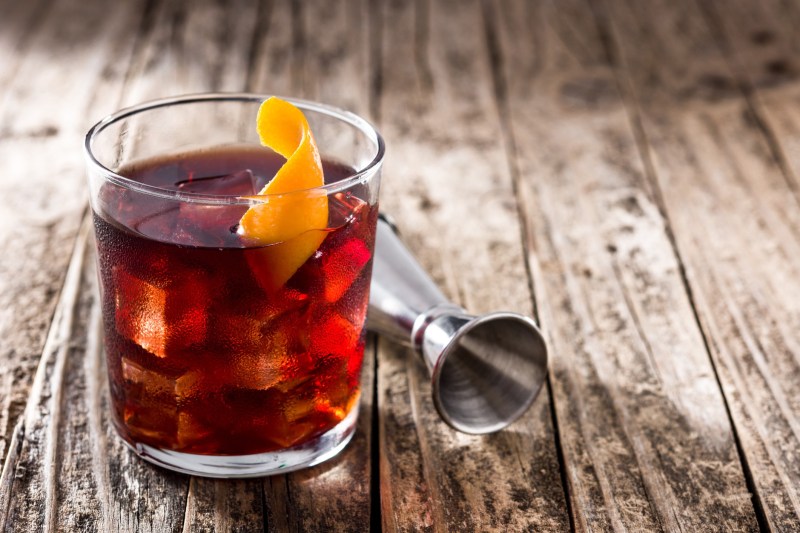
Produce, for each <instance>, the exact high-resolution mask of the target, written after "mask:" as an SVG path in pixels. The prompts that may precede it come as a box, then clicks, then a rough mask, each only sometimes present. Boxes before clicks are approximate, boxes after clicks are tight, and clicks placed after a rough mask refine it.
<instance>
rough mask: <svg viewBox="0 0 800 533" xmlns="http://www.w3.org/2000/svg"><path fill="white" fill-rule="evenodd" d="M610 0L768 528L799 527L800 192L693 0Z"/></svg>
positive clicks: (625, 82) (656, 170) (647, 142)
mask: <svg viewBox="0 0 800 533" xmlns="http://www.w3.org/2000/svg"><path fill="white" fill-rule="evenodd" d="M598 6H599V7H598V9H599V11H600V12H601V14H602V15H603V17H601V20H602V22H603V24H606V23H607V27H606V31H608V32H609V34H610V35H611V36H612V41H613V43H614V52H613V53H614V54H615V56H616V55H618V57H619V58H620V63H619V64H620V67H621V68H620V70H619V74H620V81H621V83H622V86H623V87H624V88H625V90H626V96H627V97H628V98H629V99H630V101H631V109H632V110H638V111H639V113H638V115H636V120H637V121H639V122H640V124H641V128H642V134H643V135H642V137H641V139H640V141H641V143H642V146H643V147H645V153H646V155H647V157H648V159H649V161H650V162H651V164H652V174H651V179H652V181H653V184H654V185H655V186H656V187H657V188H658V190H659V191H660V194H661V197H662V200H663V206H664V210H665V213H666V215H667V217H668V219H669V222H670V226H671V227H672V229H673V231H674V236H675V242H676V245H677V250H678V252H679V254H680V257H681V259H682V261H683V264H684V265H685V268H686V277H687V280H688V282H689V285H690V286H691V289H692V294H693V296H694V303H695V308H696V311H697V315H698V317H699V319H700V323H701V325H702V328H703V331H704V333H705V336H706V339H707V344H708V346H709V348H710V352H711V355H712V358H713V361H714V364H715V368H716V371H717V376H718V378H719V381H720V383H721V385H722V390H723V392H724V394H725V397H726V400H727V404H728V408H729V411H730V414H731V417H732V420H733V422H734V424H735V429H736V434H737V436H738V439H739V444H740V447H741V449H742V452H743V454H744V462H745V465H746V467H747V469H748V470H749V473H750V475H751V476H752V484H753V487H754V489H755V491H756V495H757V507H758V508H759V509H760V510H761V512H763V516H762V519H763V522H764V526H765V527H768V528H769V529H771V530H776V531H792V530H796V529H797V528H798V527H800V438H798V436H799V435H800V425H799V424H798V412H800V389H799V388H798V387H799V385H798V384H800V362H799V361H798V358H797V354H798V353H800V352H798V346H800V341H799V340H798V334H797V331H798V330H800V328H799V326H800V308H799V307H798V304H797V302H798V295H800V281H799V280H800V277H799V276H798V272H800V240H799V239H798V235H800V209H798V207H799V206H798V201H797V197H796V196H795V195H794V194H793V191H792V189H791V187H790V186H789V185H788V183H787V179H786V177H785V176H784V175H782V172H781V165H780V164H779V160H776V158H775V155H776V154H775V151H774V149H773V148H774V147H773V146H770V140H769V138H768V137H765V135H764V133H765V130H764V128H762V127H760V126H759V123H758V120H754V115H753V113H752V110H753V108H752V105H751V103H749V102H748V101H747V100H746V99H745V98H744V97H743V95H742V93H741V91H740V88H739V86H738V84H737V83H736V81H735V79H734V78H733V76H732V72H731V69H730V67H729V65H727V64H726V62H725V60H724V57H723V56H722V54H721V52H720V48H719V43H718V42H716V40H715V39H714V35H713V32H712V31H711V30H710V28H709V27H708V25H707V19H706V18H704V17H703V13H702V12H701V11H700V10H699V9H698V6H697V5H695V3H694V2H688V1H687V2H651V3H648V6H647V7H646V8H644V6H642V5H640V4H630V3H624V2H616V1H608V2H598ZM606 10H607V11H606ZM606 15H607V18H606ZM747 16H749V15H747ZM737 35H738V37H737V38H746V36H747V35H748V33H741V34H739V33H738V30H737ZM655 57H658V58H659V59H658V61H654V60H653V58H655Z"/></svg>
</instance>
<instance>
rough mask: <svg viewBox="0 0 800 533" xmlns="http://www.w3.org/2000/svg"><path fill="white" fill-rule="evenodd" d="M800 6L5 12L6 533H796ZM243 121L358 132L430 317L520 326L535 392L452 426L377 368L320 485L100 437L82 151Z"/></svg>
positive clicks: (374, 348) (0, 55)
mask: <svg viewBox="0 0 800 533" xmlns="http://www.w3.org/2000/svg"><path fill="white" fill-rule="evenodd" d="M798 27H800V3H798V2H791V1H782V0H764V1H758V0H730V1H725V2H707V1H705V0H698V1H696V2H695V1H692V0H646V1H635V2H633V1H624V0H560V1H558V2H556V1H555V0H553V1H550V2H546V1H530V2H529V1H525V0H517V1H502V0H484V1H478V0H470V1H458V2H457V1H455V0H451V1H434V0H430V1H425V0H418V1H416V2H414V1H402V0H387V1H381V0H375V1H367V0H348V1H343V2H328V1H325V0H317V1H309V2H306V1H300V0H296V1H294V2H285V1H281V0H273V1H270V0H231V1H229V2H225V1H219V0H216V1H215V0H197V1H189V0H185V1H174V2H173V1H167V0H146V1H140V2H135V1H125V2H113V3H112V2H103V1H101V0H80V1H79V0H30V1H24V2H20V1H14V0H2V1H0V162H2V170H3V172H2V178H0V239H1V242H2V257H1V258H0V335H1V336H2V339H3V342H2V363H0V458H2V460H3V469H2V476H0V525H2V526H3V529H4V530H6V531H40V530H47V531H117V530H121V531H134V530H136V531H154V532H163V531H209V530H212V529H218V530H221V531H223V530H225V531H227V530H236V531H260V530H262V529H264V530H268V531H284V530H291V531H357V532H360V531H367V530H370V529H371V530H379V529H381V528H383V529H385V530H387V531H396V530H401V531H419V530H425V531H428V530H430V531H490V530H492V531H569V530H576V531H658V530H665V531H687V532H688V531H756V530H762V531H798V530H800V438H798V437H799V436H800V61H798V57H799V54H798V52H800V32H798V31H797V28H798ZM245 90H246V91H255V92H263V93H276V94H284V95H294V96H300V97H305V98H311V99H316V100H320V101H324V102H328V103H332V104H336V105H339V106H342V107H345V108H347V109H351V110H353V111H355V112H358V113H360V114H363V115H365V116H368V117H370V118H371V119H372V120H373V121H374V122H375V123H376V124H377V125H378V127H379V128H380V129H381V131H382V133H383V134H384V136H385V138H386V142H387V145H388V147H389V155H388V159H387V164H386V166H385V170H384V181H383V190H382V200H381V201H382V209H384V210H385V211H386V212H389V213H391V214H393V215H394V217H395V218H396V219H397V220H398V222H399V225H400V227H401V230H402V232H403V235H404V236H405V238H406V241H407V243H408V245H409V246H410V247H411V249H412V250H413V251H414V252H415V253H416V254H417V255H418V256H419V258H420V260H421V261H422V263H423V264H424V265H425V267H426V268H428V269H429V270H430V272H432V274H433V276H434V277H435V279H436V280H437V281H438V282H439V283H440V284H441V286H442V287H443V289H444V290H445V292H446V293H447V294H448V295H449V296H450V297H452V298H453V299H454V300H455V301H457V302H460V303H461V304H463V305H465V306H466V307H467V308H469V309H471V310H473V311H475V312H483V311H488V310H493V309H498V308H505V309H511V310H514V311H519V312H523V313H528V314H532V315H533V316H535V317H536V318H537V320H538V321H539V322H540V323H541V325H542V327H543V330H544V332H545V334H546V337H547V339H548V343H549V346H550V350H551V365H550V374H549V381H548V384H547V386H546V387H545V389H544V391H543V393H542V394H540V395H539V397H538V399H537V400H536V403H535V404H534V405H533V407H532V408H531V409H530V411H529V412H528V413H527V415H526V416H525V417H524V418H522V419H521V420H520V421H518V422H517V423H515V424H514V425H512V426H511V427H510V428H509V429H507V430H506V431H503V432H501V433H498V434H494V435H490V436H484V437H475V436H467V435H463V434H459V433H456V432H454V431H453V430H451V429H449V428H448V427H447V426H446V425H445V424H443V423H442V422H440V421H439V420H438V418H437V416H436V414H435V411H434V409H433V406H432V402H431V399H430V386H429V384H428V382H427V378H426V372H425V369H424V366H423V364H422V363H421V362H420V361H419V360H417V359H415V357H414V356H413V355H412V354H410V353H409V352H408V351H406V350H405V349H402V348H399V347H397V346H395V345H393V344H391V343H389V342H387V341H385V340H380V339H379V340H375V339H372V340H371V342H370V344H369V346H368V357H367V358H366V359H367V361H366V368H365V370H364V374H363V392H364V394H363V400H362V406H361V407H362V415H361V418H360V421H359V429H358V433H357V436H356V437H355V439H354V441H353V442H352V443H351V445H350V446H349V447H348V448H347V449H346V450H345V451H344V452H343V453H342V454H341V455H340V457H338V458H337V459H335V460H333V461H331V462H329V463H326V464H324V465H322V466H319V467H316V468H313V469H310V470H307V471H301V472H298V473H294V474H291V475H286V476H277V477H271V478H265V479H254V480H248V481H214V480H207V479H200V478H191V477H189V476H184V475H178V474H174V473H171V472H167V471H164V470H161V469H158V468H155V467H152V466H150V465H149V464H146V463H144V462H142V461H140V460H138V459H137V458H136V457H135V456H134V455H133V454H132V453H131V452H129V451H128V450H127V449H126V448H124V447H123V445H122V444H121V442H120V440H119V439H118V438H117V437H116V435H115V434H114V432H113V430H112V429H111V427H110V424H109V406H108V398H107V394H108V390H107V383H106V378H105V374H104V373H105V368H104V363H103V358H102V348H101V347H102V342H101V332H100V328H99V320H100V317H99V310H98V305H97V300H96V292H95V291H96V284H95V272H94V255H93V253H94V252H93V244H92V240H91V226H90V225H89V224H87V218H86V214H87V211H86V199H87V191H86V186H85V183H84V180H85V177H84V171H83V163H82V156H81V142H82V137H83V133H84V132H85V131H86V129H87V128H88V127H89V125H90V124H91V123H93V122H94V121H95V120H96V119H98V118H99V117H101V116H103V115H104V114H107V113H109V112H112V111H114V110H115V109H118V108H119V107H121V106H124V105H128V104H133V103H138V102H140V101H143V100H146V99H150V98H155V97H160V96H166V95H173V94H180V93H188V92H200V91H245Z"/></svg>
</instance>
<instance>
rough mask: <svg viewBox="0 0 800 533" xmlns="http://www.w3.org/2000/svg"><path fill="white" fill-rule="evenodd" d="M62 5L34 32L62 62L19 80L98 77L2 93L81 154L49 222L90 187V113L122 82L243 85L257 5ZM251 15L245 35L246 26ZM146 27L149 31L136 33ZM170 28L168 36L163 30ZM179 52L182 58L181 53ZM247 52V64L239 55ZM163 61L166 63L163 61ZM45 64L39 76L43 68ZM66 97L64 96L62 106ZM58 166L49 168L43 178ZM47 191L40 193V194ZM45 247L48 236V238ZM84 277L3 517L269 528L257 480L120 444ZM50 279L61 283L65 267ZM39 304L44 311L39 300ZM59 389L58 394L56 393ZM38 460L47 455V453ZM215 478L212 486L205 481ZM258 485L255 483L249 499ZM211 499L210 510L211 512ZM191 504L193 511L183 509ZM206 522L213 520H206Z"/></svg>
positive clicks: (100, 525)
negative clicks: (174, 468) (233, 478)
mask: <svg viewBox="0 0 800 533" xmlns="http://www.w3.org/2000/svg"><path fill="white" fill-rule="evenodd" d="M77 6H81V7H80V8H79V7H77ZM57 7H58V9H54V10H53V11H52V12H50V15H49V17H52V19H51V18H48V21H49V22H47V23H46V24H43V28H44V29H43V30H42V31H43V32H49V33H48V37H47V38H42V39H41V41H42V42H41V43H40V42H39V41H38V40H32V41H31V44H30V45H29V48H30V49H31V50H34V49H35V48H34V46H35V45H38V46H39V47H40V48H39V49H36V51H37V52H39V53H41V52H42V50H47V49H48V47H53V48H55V49H59V51H60V53H61V55H62V56H63V57H61V58H59V57H56V58H54V59H55V60H56V61H57V64H58V65H63V66H61V67H59V68H56V67H55V64H54V65H50V64H48V65H46V67H47V68H44V67H45V66H43V64H42V59H41V56H37V57H38V62H37V63H36V64H34V65H30V66H29V67H27V66H26V63H23V65H22V66H21V68H20V74H25V75H27V76H29V77H27V78H23V79H24V80H25V82H26V83H27V84H31V83H32V84H33V85H34V86H38V85H41V86H43V87H48V88H49V87H51V86H52V85H53V83H52V81H51V78H52V77H53V76H55V78H58V76H61V77H62V78H64V79H69V80H72V79H73V75H74V68H73V66H72V64H73V63H74V62H76V61H77V62H78V63H81V62H83V61H86V62H89V64H91V65H92V66H93V68H95V69H96V74H95V75H94V77H92V75H91V74H93V73H95V70H91V71H87V73H86V79H83V78H75V82H73V83H72V84H67V86H73V85H74V86H75V88H74V89H73V90H72V91H70V92H66V94H63V96H64V99H65V100H63V101H62V100H53V101H52V104H51V105H50V111H49V112H48V110H47V109H44V110H43V109H41V108H39V107H36V106H35V105H34V102H37V100H34V98H35V97H37V95H36V94H31V93H30V91H22V90H21V89H20V90H17V91H14V86H12V87H11V90H10V91H9V93H7V94H8V95H10V96H8V97H7V99H6V101H7V102H8V101H11V102H13V103H15V104H16V105H14V106H11V105H10V104H9V106H8V107H7V110H5V115H6V116H8V117H9V119H10V120H9V121H8V124H11V125H12V133H14V135H15V136H16V137H24V136H25V135H24V133H25V132H26V131H38V130H35V129H34V128H33V125H36V124H38V122H42V121H44V120H45V119H47V120H56V121H57V123H58V124H59V125H61V124H63V125H64V127H65V129H68V133H69V136H70V146H69V151H70V152H74V155H75V157H74V159H76V160H77V162H78V164H77V165H75V170H76V172H75V174H76V175H77V176H78V179H79V180H80V181H76V180H72V181H70V180H67V179H66V178H65V177H62V176H59V178H60V180H61V181H59V180H51V181H52V182H53V184H52V185H51V186H50V188H49V189H48V188H46V187H45V188H43V189H42V191H47V192H49V193H50V194H54V195H56V196H57V198H58V204H57V205H58V206H59V207H60V210H59V209H56V210H53V211H55V212H47V214H48V215H49V216H51V217H53V221H55V220H56V217H63V218H67V217H66V215H67V213H66V212H65V211H64V209H65V207H64V206H66V207H70V206H72V205H73V204H74V205H75V206H78V207H79V209H76V210H77V212H78V213H80V212H81V211H82V210H83V208H84V206H85V202H86V198H85V192H84V190H83V188H82V187H76V186H75V184H76V183H83V179H84V178H83V171H82V164H81V163H82V161H81V157H80V152H79V149H78V148H76V147H75V146H73V145H72V141H74V138H80V135H81V133H82V131H84V130H85V128H86V127H88V123H87V121H88V120H91V119H94V118H97V117H98V116H99V115H100V114H101V113H104V112H109V111H111V110H112V109H113V107H115V106H117V105H118V100H119V98H120V94H121V93H122V92H123V85H125V87H126V88H127V89H126V90H125V93H126V95H125V100H126V101H127V102H129V103H130V102H132V101H135V100H139V99H141V98H147V97H154V96H164V95H167V94H174V93H178V92H198V91H202V90H219V89H226V88H228V89H230V88H232V87H233V86H235V87H236V88H237V89H241V88H243V87H244V85H245V83H246V78H247V68H246V66H245V65H246V58H247V56H248V51H249V47H250V45H251V41H252V32H253V31H254V20H253V17H252V15H251V13H252V12H255V11H256V9H257V5H256V3H255V2H239V3H237V5H236V6H233V7H234V8H235V9H231V10H230V11H227V10H224V9H223V8H222V7H221V6H220V5H219V4H217V3H215V2H206V3H197V2H192V3H191V5H189V3H179V2H172V3H169V4H158V3H149V4H148V7H149V8H150V9H148V10H144V13H143V17H144V18H143V22H142V24H141V27H140V24H139V22H138V20H137V17H136V16H134V15H135V14H136V13H139V14H141V13H142V12H143V7H144V4H140V5H136V4H132V3H126V4H125V9H123V8H122V7H120V8H118V9H115V10H113V13H114V17H109V15H108V10H106V9H102V8H101V7H100V6H99V5H94V4H92V3H86V2H82V3H77V2H62V3H61V4H59V5H58V6H57ZM92 17H94V18H92ZM95 18H96V19H97V20H94V19H95ZM248 24H249V31H250V32H251V34H250V35H248V34H247V30H248ZM87 25H88V28H89V29H87ZM204 25H205V26H204ZM53 27H55V28H56V29H55V30H54V28H53ZM234 27H236V28H239V29H238V33H237V32H233V31H232V28H234ZM98 28H101V29H102V31H98ZM139 29H141V30H142V31H143V34H140V35H137V31H138V30H139ZM79 31H80V34H79V35H77V33H78V32H79ZM213 31H216V32H217V39H216V40H213V41H211V42H212V43H214V50H213V51H212V50H202V49H201V50H200V51H198V50H197V47H198V46H200V45H201V44H203V43H206V42H207V41H206V38H205V37H203V34H209V33H211V32H213ZM228 31H230V32H231V33H230V34H228V33H227V32H228ZM73 33H75V34H76V35H73ZM50 34H52V35H50ZM165 35H168V36H169V37H170V38H169V39H165V38H164V36H165ZM112 37H114V39H112ZM206 37H207V35H206ZM60 40H63V41H65V42H66V46H62V47H61V48H59V46H58V44H56V43H60ZM223 41H224V43H223ZM137 42H140V43H142V45H141V46H138V47H137V48H138V50H137V53H136V54H135V57H134V61H133V68H132V69H131V70H130V71H129V70H128V66H127V65H128V63H129V61H128V57H129V56H130V50H131V49H132V47H133V45H134V43H137ZM126 50H127V52H126ZM95 51H97V52H95ZM101 52H102V53H101ZM31 54H33V52H31ZM176 56H177V59H179V61H174V60H175V58H176ZM242 57H244V58H245V61H244V62H242V61H239V59H240V58H242ZM76 58H79V59H76ZM162 62H163V63H168V66H167V67H166V68H164V69H159V65H162ZM26 68H27V69H28V70H25V69H26ZM36 69H38V70H36ZM39 71H41V72H42V74H38V72H39ZM37 75H38V77H37ZM172 76H174V78H172ZM126 81H127V82H128V83H127V84H125V82H126ZM78 82H79V83H78ZM83 98H92V99H93V101H92V106H91V109H90V110H89V111H90V117H89V118H87V117H86V116H84V115H83V113H84V112H86V110H85V109H83V108H82V107H81V105H72V104H80V102H82V101H83V100H82V99H83ZM40 100H41V98H40ZM64 101H67V102H69V104H68V105H64ZM85 107H87V108H88V105H86V106H85ZM37 121H38V122H37ZM17 132H22V133H17ZM62 144H63V143H62ZM4 148H5V147H4ZM38 151H39V150H38V149H36V150H35V152H36V153H38ZM64 152H65V153H66V151H65V150H64ZM24 153H26V152H25V151H23V154H24ZM33 153H34V149H33V148H27V154H28V156H29V159H30V158H32V156H33ZM65 159H70V158H69V157H67V158H65ZM48 161H49V160H48ZM45 162H47V161H43V163H45ZM50 163H52V161H50ZM78 169H80V171H78ZM51 174H52V173H50V174H45V175H43V177H42V178H43V179H42V180H41V181H44V178H45V177H49V176H50V175H51ZM7 184H9V182H4V186H5V185H7ZM70 184H71V185H70ZM68 186H70V187H72V189H71V190H69V192H68V194H64V193H63V192H62V191H61V190H59V188H60V187H64V188H66V187H68ZM53 189H55V190H53ZM59 193H61V194H59ZM42 194H43V193H42V192H40V193H39V195H38V196H42ZM34 198H38V197H37V196H34ZM75 218H76V220H77V217H75ZM67 220H68V219H67ZM48 224H49V225H47V226H45V228H44V229H45V230H46V231H48V232H50V233H51V234H52V233H54V235H51V237H50V238H51V239H52V240H54V241H55V242H56V244H58V245H59V246H65V245H66V244H69V241H68V240H67V239H64V240H65V241H66V242H65V244H61V243H60V240H59V226H60V225H61V224H63V222H61V221H59V225H56V224H55V223H54V222H50V223H48ZM65 225H66V224H65ZM54 228H55V229H54ZM60 231H64V230H60ZM27 237H28V235H26V238H27ZM47 244H48V245H52V243H51V242H47ZM57 250H58V247H55V251H57ZM76 254H77V255H76V257H82V254H83V250H78V251H77V252H76ZM20 255H22V254H20ZM31 259H32V260H38V261H40V262H41V263H42V264H43V265H53V267H54V268H57V267H58V261H55V262H54V261H52V258H50V257H47V258H46V259H39V258H37V257H35V256H34V257H32V258H31ZM54 263H55V264H54ZM89 263H90V264H91V261H90V262H89ZM61 268H63V266H62V267H61ZM86 276H88V277H85V278H84V281H83V284H82V285H81V288H80V295H81V300H80V302H79V303H78V304H76V305H75V306H74V308H73V307H69V302H68V301H67V300H65V299H63V298H62V308H63V309H62V312H63V313H67V314H69V313H70V310H71V311H72V315H73V322H74V326H75V328H74V330H72V331H71V332H70V333H71V336H68V337H67V338H59V339H58V342H59V343H60V344H59V350H60V351H58V354H61V353H63V351H64V350H65V349H67V348H64V347H65V346H67V347H69V348H68V349H69V354H70V355H69V357H66V358H65V357H63V356H60V355H59V357H56V358H55V362H54V361H53V360H51V359H53V357H51V356H50V354H49V353H45V357H44V359H43V360H42V363H41V366H40V374H42V372H43V373H44V374H43V375H44V376H45V378H43V380H44V383H43V385H41V386H40V389H41V391H40V393H39V394H33V395H32V396H31V399H30V401H29V409H34V408H38V409H39V412H38V414H37V416H36V417H33V418H30V420H29V423H28V424H26V426H25V427H24V440H23V441H22V442H21V445H20V452H19V454H18V457H17V460H16V463H15V464H14V465H6V466H7V468H6V470H4V472H7V476H10V477H14V483H13V485H12V488H13V491H12V492H11V493H10V494H9V495H8V498H7V501H8V502H9V503H8V509H9V512H10V513H11V515H10V516H11V521H9V522H7V523H6V525H7V526H8V525H9V524H13V527H14V528H20V529H40V528H47V529H48V530H53V529H57V530H73V529H80V530H87V531H89V530H96V531H107V530H125V531H128V530H137V531H168V530H172V531H180V530H181V529H183V528H184V527H185V528H186V529H187V530H191V529H192V527H194V526H196V525H197V524H201V525H203V524H206V523H212V524H215V525H217V526H224V527H225V528H226V529H240V530H242V529H248V530H249V529H250V528H252V527H253V524H256V525H257V528H258V529H259V530H260V529H261V528H262V525H263V520H262V516H263V512H262V493H261V488H260V484H258V483H255V485H254V484H253V482H241V483H238V484H233V483H231V485H230V487H226V486H225V485H224V483H223V482H219V483H218V484H213V483H211V482H205V481H203V482H199V483H196V484H195V487H194V490H189V489H190V487H189V478H188V477H187V476H180V475H177V474H173V473H169V472H166V471H164V470H160V469H157V468H154V467H151V466H149V465H147V464H146V463H144V462H142V461H140V460H139V459H138V458H136V457H135V456H134V455H133V454H132V453H130V452H129V451H128V450H127V449H125V448H124V447H123V444H122V443H121V441H120V440H119V439H118V438H117V437H116V435H115V434H114V433H113V430H111V429H110V428H111V425H110V421H109V419H108V416H107V413H108V408H109V406H108V391H107V388H106V385H105V369H104V368H103V367H102V365H100V364H99V361H100V358H99V357H100V355H99V353H100V348H99V346H100V341H99V338H100V337H99V331H97V330H96V328H97V326H96V324H95V323H94V322H91V321H89V318H87V316H85V315H87V313H90V314H91V313H93V315H92V316H94V315H97V313H96V312H93V311H88V309H90V307H91V306H90V303H89V302H88V301H85V299H86V298H91V297H93V295H94V291H95V290H96V289H93V288H92V286H91V284H89V283H88V281H87V280H88V279H89V278H91V279H92V280H93V279H94V276H95V274H94V273H93V272H92V273H91V275H89V274H86ZM53 278H54V280H57V279H58V276H56V275H54V276H53ZM3 279H4V280H5V279H7V280H12V279H13V280H14V281H15V282H16V281H17V278H16V277H15V278H11V277H10V276H6V277H4V278H3ZM15 287H16V285H15ZM22 288H24V287H22ZM18 303H22V304H24V302H18ZM92 305H93V304H92ZM64 306H67V307H64ZM91 309H94V308H91ZM32 312H37V313H39V315H40V317H41V318H44V315H45V313H43V310H42V309H39V310H38V311H37V310H35V309H34V310H32ZM98 316H99V315H98ZM98 316H94V318H93V320H97V319H98ZM87 321H89V322H87ZM86 328H89V333H86V331H87V329H86ZM92 328H94V330H93V329H92ZM92 331H94V333H92ZM87 342H88V345H87ZM84 351H86V352H87V354H88V355H87V359H86V363H85V364H83V363H82V359H81V357H82V355H83V352H84ZM42 369H43V370H42ZM53 390H55V391H57V392H58V394H57V395H55V396H53V393H52V391H53ZM32 406H33V407H32ZM38 406H44V407H38ZM87 437H88V438H87ZM42 457H44V458H45V459H46V461H44V462H43V461H41V460H40V459H41V458H42ZM209 487H213V490H208V489H209ZM251 488H254V489H255V495H253V496H252V497H251V492H252V491H250V490H249V489H251ZM187 494H188V505H187ZM98 502H99V505H98V504H97V503H98ZM209 508H213V509H214V511H213V512H211V511H209ZM187 510H188V511H190V513H189V514H188V515H187ZM232 511H233V512H232ZM209 521H210V522H209ZM201 529H203V530H205V529H207V528H205V527H204V526H203V527H201Z"/></svg>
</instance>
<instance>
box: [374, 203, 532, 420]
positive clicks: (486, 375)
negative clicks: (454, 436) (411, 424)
mask: <svg viewBox="0 0 800 533" xmlns="http://www.w3.org/2000/svg"><path fill="white" fill-rule="evenodd" d="M367 325H368V327H369V329H371V330H373V331H375V332H377V333H381V334H384V335H386V336H388V337H391V338H392V339H395V340H397V341H399V342H402V343H403V344H406V345H410V346H413V347H414V349H415V350H416V351H417V352H418V353H420V354H421V355H422V357H423V359H424V360H425V363H426V364H427V366H428V370H429V371H430V373H431V382H432V386H433V402H434V405H436V410H437V411H439V415H440V416H441V417H442V419H443V420H444V421H445V422H447V423H448V424H449V425H450V426H452V427H453V428H455V429H457V430H459V431H463V432H464V433H473V434H480V433H492V432H495V431H499V430H501V429H503V428H504V427H506V426H507V425H509V424H510V423H511V422H513V421H514V420H516V419H517V418H519V417H520V416H522V414H523V413H524V412H525V411H526V410H527V409H528V407H530V405H531V403H533V400H534V399H535V398H536V395H537V394H538V393H539V390H540V389H541V388H542V385H543V384H544V380H545V377H546V375H547V348H546V346H545V343H544V339H543V338H542V335H541V333H540V332H539V330H538V329H537V327H536V324H535V323H534V322H533V320H531V319H530V318H528V317H525V316H522V315H520V314H517V313H510V312H495V313H489V314H486V315H481V316H473V315H470V314H468V313H467V312H466V310H464V309H463V308H462V307H459V306H457V305H455V304H453V303H451V302H449V301H448V300H447V298H446V297H445V296H444V295H443V294H442V292H441V291H440V290H439V288H438V287H437V286H436V284H435V283H434V282H433V281H432V280H431V279H430V277H428V275H427V274H426V273H425V271H424V270H423V269H422V267H421V266H420V265H419V263H417V261H416V260H415V259H414V257H413V256H412V255H411V253H410V252H409V251H408V249H407V248H406V247H405V246H404V245H403V243H402V242H401V241H400V238H399V237H398V236H397V234H396V230H395V228H394V224H392V223H391V222H390V221H389V220H388V219H387V218H386V217H385V216H384V215H381V217H380V219H379V221H378V232H377V237H376V243H375V259H374V264H373V273H372V285H371V287H370V300H369V314H368V319H367Z"/></svg>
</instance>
